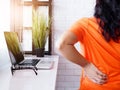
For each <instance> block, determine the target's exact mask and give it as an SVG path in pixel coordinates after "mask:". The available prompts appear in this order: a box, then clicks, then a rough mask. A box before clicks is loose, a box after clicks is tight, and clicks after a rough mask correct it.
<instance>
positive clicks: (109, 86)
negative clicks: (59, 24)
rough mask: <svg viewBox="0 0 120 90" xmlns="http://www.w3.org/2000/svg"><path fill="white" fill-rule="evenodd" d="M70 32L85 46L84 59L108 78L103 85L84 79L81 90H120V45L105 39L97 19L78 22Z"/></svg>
mask: <svg viewBox="0 0 120 90" xmlns="http://www.w3.org/2000/svg"><path fill="white" fill-rule="evenodd" d="M70 31H71V32H73V33H74V34H75V35H76V36H77V39H78V41H79V42H80V43H82V44H83V47H84V57H85V58H86V59H87V60H88V61H89V62H92V63H93V64H94V65H95V66H96V67H97V68H98V69H99V70H101V71H102V72H103V73H105V74H107V76H108V81H107V83H105V84H103V85H98V84H96V83H93V82H92V81H91V80H89V79H88V78H87V77H82V79H81V82H80V90H120V43H116V42H114V41H113V40H111V41H110V42H107V41H106V40H105V39H104V37H103V36H102V34H101V32H100V27H99V25H98V23H97V19H96V18H95V17H91V18H82V19H80V20H78V21H77V22H76V23H75V24H73V26H72V27H71V28H70ZM83 76H84V75H83Z"/></svg>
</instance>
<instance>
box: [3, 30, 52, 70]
mask: <svg viewBox="0 0 120 90" xmlns="http://www.w3.org/2000/svg"><path fill="white" fill-rule="evenodd" d="M4 35H5V40H6V43H7V47H8V51H9V55H10V59H11V63H12V65H14V66H20V67H36V68H37V69H38V70H39V69H40V70H41V69H51V68H52V67H53V61H49V60H44V59H40V58H37V57H36V58H34V59H32V58H31V59H25V57H24V54H23V50H22V48H21V45H20V42H19V39H18V34H17V33H16V32H4Z"/></svg>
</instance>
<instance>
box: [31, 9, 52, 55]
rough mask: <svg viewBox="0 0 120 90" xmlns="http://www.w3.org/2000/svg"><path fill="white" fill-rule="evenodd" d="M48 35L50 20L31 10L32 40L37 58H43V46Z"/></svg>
mask: <svg viewBox="0 0 120 90" xmlns="http://www.w3.org/2000/svg"><path fill="white" fill-rule="evenodd" d="M49 33H50V20H49V19H47V17H46V16H45V15H44V14H43V13H40V12H37V11H35V10H33V23H32V40H33V46H34V48H35V50H36V55H37V57H43V56H44V50H45V44H46V40H47V37H48V36H49Z"/></svg>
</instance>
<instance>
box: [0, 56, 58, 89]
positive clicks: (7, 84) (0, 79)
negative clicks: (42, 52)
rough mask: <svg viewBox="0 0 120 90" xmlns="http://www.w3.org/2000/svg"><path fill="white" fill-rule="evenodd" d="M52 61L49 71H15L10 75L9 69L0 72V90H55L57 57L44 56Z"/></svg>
mask: <svg viewBox="0 0 120 90" xmlns="http://www.w3.org/2000/svg"><path fill="white" fill-rule="evenodd" d="M44 58H49V59H50V60H53V61H54V62H55V63H54V66H53V68H52V69H51V70H38V71H37V72H38V75H35V73H34V71H33V70H17V71H15V73H14V75H13V76H12V75H11V71H10V68H7V69H6V68H5V67H4V68H3V70H0V90H55V84H56V76H57V67H58V58H59V57H58V56H45V57H44Z"/></svg>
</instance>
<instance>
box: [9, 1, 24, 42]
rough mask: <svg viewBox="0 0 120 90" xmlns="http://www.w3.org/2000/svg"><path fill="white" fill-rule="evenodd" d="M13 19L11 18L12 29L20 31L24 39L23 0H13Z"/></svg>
mask: <svg viewBox="0 0 120 90" xmlns="http://www.w3.org/2000/svg"><path fill="white" fill-rule="evenodd" d="M10 5H11V20H10V24H11V25H10V26H11V27H10V31H14V32H17V33H18V36H19V39H20V41H22V32H23V21H22V20H23V19H22V18H23V11H22V10H23V1H22V0H11V3H10Z"/></svg>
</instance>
